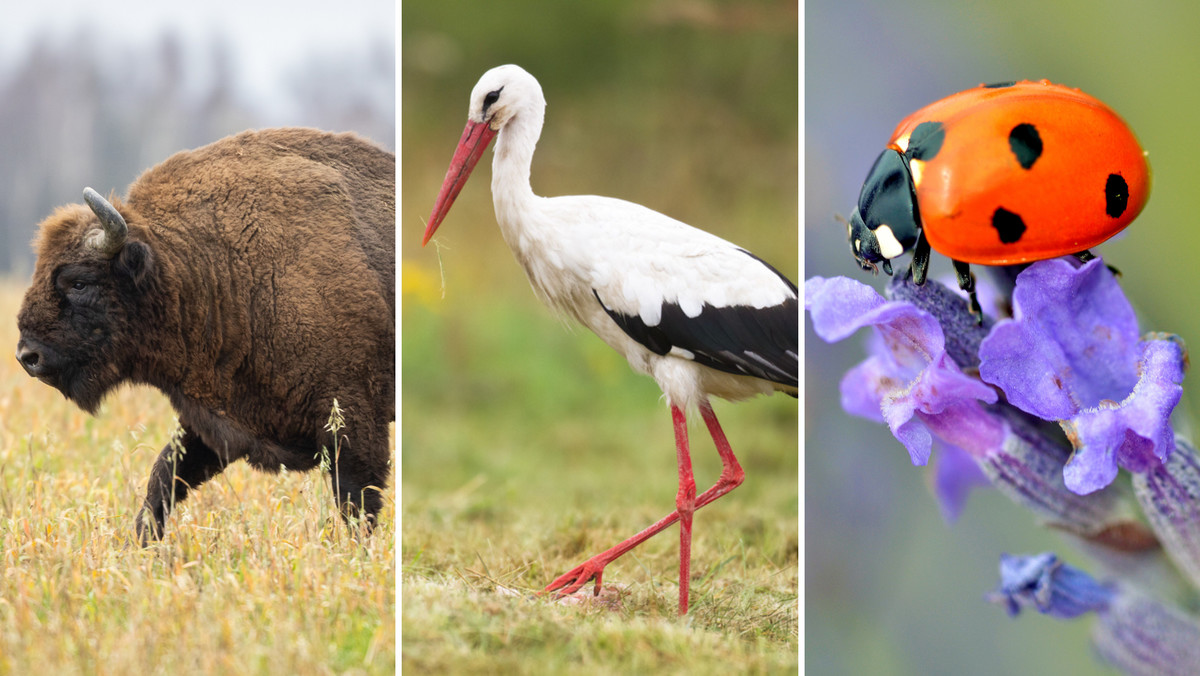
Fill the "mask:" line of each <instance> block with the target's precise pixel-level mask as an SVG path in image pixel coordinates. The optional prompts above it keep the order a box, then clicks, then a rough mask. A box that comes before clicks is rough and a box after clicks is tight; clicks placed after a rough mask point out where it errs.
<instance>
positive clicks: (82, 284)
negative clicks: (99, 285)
mask: <svg viewBox="0 0 1200 676" xmlns="http://www.w3.org/2000/svg"><path fill="white" fill-rule="evenodd" d="M87 286H88V285H87V282H83V281H79V280H76V282H75V283H74V284H72V285H71V288H72V289H75V290H76V291H83V290H84V289H86V288H87Z"/></svg>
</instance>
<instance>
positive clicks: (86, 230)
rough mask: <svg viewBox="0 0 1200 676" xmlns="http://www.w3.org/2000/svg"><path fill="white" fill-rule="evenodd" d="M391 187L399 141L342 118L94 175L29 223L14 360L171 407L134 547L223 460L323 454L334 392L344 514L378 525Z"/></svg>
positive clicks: (86, 398)
mask: <svg viewBox="0 0 1200 676" xmlns="http://www.w3.org/2000/svg"><path fill="white" fill-rule="evenodd" d="M395 193H396V176H395V159H394V156H393V155H392V153H389V152H386V151H384V150H381V149H380V148H378V147H376V146H374V145H372V144H371V143H369V142H367V141H365V140H363V139H361V138H359V137H357V136H355V135H353V134H330V133H325V132H320V131H316V130H311V129H273V130H267V131H248V132H244V133H241V134H238V135H236V136H231V137H228V138H225V139H222V140H220V141H217V142H216V143H213V144H211V145H208V146H205V147H203V148H199V149H197V150H190V151H184V152H180V153H178V154H176V155H174V156H173V157H171V158H169V159H167V160H166V161H165V162H163V163H162V164H160V165H158V166H156V167H154V168H152V169H150V170H148V171H146V172H145V173H144V174H142V176H141V177H139V178H138V179H137V180H136V181H135V182H134V183H133V185H131V186H130V188H129V195H128V197H127V198H126V199H124V200H117V199H113V200H112V202H111V203H110V202H109V201H107V200H105V199H104V198H103V197H101V196H100V195H99V194H97V193H96V192H95V191H93V190H91V189H90V188H89V189H87V190H85V191H84V199H85V201H86V202H87V206H83V205H79V204H73V205H68V206H64V207H60V208H58V209H57V210H56V211H55V212H54V213H53V214H52V215H51V216H50V217H49V218H47V219H46V220H45V221H43V222H42V223H41V225H40V226H39V233H38V235H37V238H36V240H35V241H34V248H35V250H36V253H37V265H36V267H35V269H34V274H33V282H32V284H31V286H30V288H29V290H28V291H27V292H26V294H25V299H24V303H23V304H22V307H21V312H20V315H19V316H18V319H17V324H18V327H19V328H20V331H21V338H20V342H18V343H17V359H18V360H20V362H21V365H22V366H23V367H24V368H25V370H26V371H27V372H28V373H29V375H31V376H34V377H36V378H37V379H38V380H41V381H42V382H44V383H46V384H48V385H51V386H53V387H55V388H57V389H58V390H60V391H61V392H62V393H63V395H65V396H66V397H67V398H68V399H70V400H71V401H74V402H75V403H76V404H78V405H79V406H80V407H81V408H83V409H84V410H86V411H88V412H90V413H94V412H95V410H96V407H97V406H98V405H99V404H100V401H101V399H102V398H103V397H104V395H105V393H107V392H108V391H109V390H111V389H113V388H114V387H116V386H117V385H119V384H121V383H124V382H130V383H145V384H148V385H152V386H154V387H157V388H158V389H160V390H162V391H163V392H164V393H166V395H167V396H168V397H169V398H170V401H171V405H172V406H173V407H174V408H175V410H176V412H177V413H178V415H179V423H180V425H181V426H182V439H180V440H179V442H177V443H176V444H174V445H173V444H168V445H167V446H166V447H165V448H163V450H162V453H161V454H160V455H159V457H158V460H157V462H155V464H154V468H153V469H152V470H151V472H150V481H149V484H148V486H147V487H146V499H145V503H144V504H143V506H142V508H141V511H140V512H139V514H138V517H137V521H136V528H137V533H138V536H139V538H140V539H141V540H142V542H143V543H146V542H148V541H149V540H150V539H151V538H155V539H157V538H160V537H161V536H162V532H163V523H164V520H165V518H166V516H167V512H168V510H170V509H171V506H172V505H173V504H177V503H179V502H180V501H182V500H183V499H184V498H185V497H186V496H187V494H188V491H189V490H191V489H194V488H196V487H197V486H199V485H200V484H201V483H203V482H205V481H207V480H208V479H211V478H212V477H213V476H215V475H217V474H219V473H220V472H221V471H222V470H224V469H225V467H226V466H227V465H228V464H229V463H231V462H233V461H235V460H238V459H242V458H244V459H245V460H246V461H247V462H249V463H250V464H251V465H253V466H254V467H256V468H258V469H262V470H267V471H278V470H279V469H280V468H283V467H286V468H288V469H294V470H306V469H311V468H313V467H316V466H318V464H319V463H320V462H321V457H320V456H321V449H322V447H325V448H326V449H330V451H331V452H332V449H333V448H334V438H333V436H332V434H331V433H330V432H329V431H327V430H326V429H325V426H326V424H327V422H328V420H329V418H330V411H331V410H332V409H333V405H334V400H335V399H336V400H337V402H338V404H339V406H340V408H341V410H342V412H343V414H344V417H345V427H344V428H343V429H342V430H341V431H340V433H339V436H340V440H339V446H340V457H338V458H337V459H336V466H331V467H330V468H329V471H330V478H331V481H332V482H333V484H334V487H335V491H336V495H338V499H337V501H338V503H339V506H340V508H341V510H340V511H341V513H342V515H343V517H345V518H346V520H347V522H350V521H351V519H352V517H361V520H362V521H364V522H365V523H366V525H367V527H368V528H369V527H370V525H371V524H372V523H373V522H374V520H375V518H376V514H377V512H378V511H379V508H380V505H381V502H382V500H381V496H380V494H379V489H382V488H383V487H384V486H385V485H386V482H387V478H388V465H389V458H390V454H389V451H388V423H389V421H391V420H393V419H394V418H395V404H394V401H393V400H394V392H395V370H394V369H395V367H394V357H395V316H396V296H395V276H396V244H395V229H394V222H395ZM177 447H181V450H182V453H180V452H178V451H177V450H176V449H177ZM330 454H332V453H330ZM332 460H333V459H332V458H331V461H332ZM172 486H173V487H174V490H173V495H172V490H171V487H172Z"/></svg>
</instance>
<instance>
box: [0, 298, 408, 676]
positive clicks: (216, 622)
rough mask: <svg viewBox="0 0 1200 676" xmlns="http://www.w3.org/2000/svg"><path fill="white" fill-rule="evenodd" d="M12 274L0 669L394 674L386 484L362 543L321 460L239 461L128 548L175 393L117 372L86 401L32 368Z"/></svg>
mask: <svg viewBox="0 0 1200 676" xmlns="http://www.w3.org/2000/svg"><path fill="white" fill-rule="evenodd" d="M23 285H24V283H23V282H16V281H11V280H10V281H4V282H0V353H2V354H3V356H2V357H0V676H6V675H8V674H14V675H16V674H168V673H169V674H191V673H221V674H268V673H269V674H333V673H338V674H342V673H348V674H391V673H393V672H394V671H395V668H396V644H395V627H396V625H395V617H396V595H395V542H396V526H395V517H396V511H395V497H394V496H395V493H394V489H391V488H389V490H388V491H386V492H385V501H386V504H385V507H384V510H383V512H382V514H381V516H380V522H379V526H378V528H377V529H376V531H375V533H374V535H373V536H371V537H370V538H369V539H368V540H367V541H366V542H365V544H362V545H360V544H357V543H356V542H355V541H354V540H353V539H352V538H350V537H349V534H348V532H347V530H346V529H345V527H344V526H343V525H342V523H341V519H340V518H339V517H338V515H337V513H336V510H335V508H334V505H333V500H332V491H331V489H330V487H329V485H328V482H327V481H326V479H325V478H324V475H322V474H320V473H318V472H311V473H304V474H299V473H284V474H280V475H270V474H264V473H261V472H256V471H253V470H251V469H250V468H249V467H248V466H247V465H245V464H244V463H236V464H235V465H234V466H232V467H231V468H230V469H229V470H228V471H226V472H225V473H224V474H222V475H220V476H219V477H217V478H216V479H214V480H213V481H211V482H209V483H208V484H205V485H204V486H203V487H202V488H201V489H200V490H198V491H197V492H195V493H193V494H192V495H191V496H190V497H189V498H188V500H187V502H186V503H184V504H183V505H182V506H181V507H180V508H179V509H178V510H177V511H176V512H175V513H174V514H173V515H172V517H171V518H170V520H169V521H168V524H167V534H166V538H165V539H164V540H163V541H162V542H161V543H159V544H156V545H153V546H150V547H148V548H142V547H139V546H138V545H137V544H136V542H135V540H134V534H133V528H132V526H133V518H134V514H136V511H137V507H138V505H139V501H140V500H141V497H142V494H143V491H144V487H145V482H146V479H147V477H148V474H149V471H150V466H151V464H152V463H153V461H154V459H155V457H156V456H157V455H158V452H159V450H160V449H161V448H162V447H163V445H164V444H165V443H166V442H167V440H168V439H169V438H170V435H171V433H172V430H173V429H175V425H176V423H175V420H174V417H173V413H172V411H171V408H170V406H169V405H168V404H167V401H166V399H165V398H164V397H162V396H161V395H160V394H159V393H158V392H157V391H154V390H150V389H146V388H123V389H121V390H120V391H118V392H115V393H113V394H112V395H110V396H109V398H108V399H107V400H106V402H105V404H104V405H103V406H102V408H101V409H100V411H99V412H98V414H97V415H96V417H91V416H89V415H87V414H86V413H84V412H82V411H81V410H79V409H78V408H76V407H75V406H74V405H73V404H71V403H69V402H67V401H66V400H65V399H64V398H63V397H62V396H61V395H60V394H59V393H58V392H57V391H56V390H53V389H52V388H50V387H47V386H45V385H42V384H41V383H38V382H36V381H34V380H32V379H30V378H29V377H28V376H26V375H25V373H24V371H22V369H21V368H20V366H19V365H18V364H17V362H16V360H15V359H14V358H13V357H12V355H13V353H14V352H15V349H16V342H17V330H16V320H15V317H16V313H17V309H18V307H19V304H20V299H21V295H22V293H23Z"/></svg>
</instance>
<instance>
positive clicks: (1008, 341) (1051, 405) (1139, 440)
mask: <svg viewBox="0 0 1200 676" xmlns="http://www.w3.org/2000/svg"><path fill="white" fill-rule="evenodd" d="M1013 306H1014V309H1015V316H1014V317H1013V318H1012V319H1007V320H1003V321H1001V322H999V323H998V324H997V325H996V326H995V328H994V329H993V330H992V332H991V334H990V335H988V337H987V338H986V339H985V340H984V341H983V343H982V345H981V346H980V350H979V356H980V362H981V363H980V366H979V374H980V377H981V378H982V379H983V380H984V381H985V382H989V383H992V384H994V385H996V386H997V387H999V388H1000V389H1001V390H1003V391H1004V394H1005V396H1006V398H1007V399H1008V402H1009V403H1011V404H1012V405H1014V406H1016V407H1017V408H1019V409H1021V410H1022V411H1025V412H1027V413H1031V414H1033V415H1036V416H1038V417H1039V418H1042V419H1043V420H1055V421H1059V422H1060V424H1062V425H1063V428H1064V430H1066V432H1067V435H1068V437H1069V438H1070V439H1071V441H1072V443H1073V445H1074V446H1075V449H1076V453H1075V455H1074V457H1072V458H1071V460H1070V461H1069V462H1068V463H1067V465H1066V467H1065V469H1064V476H1065V479H1066V485H1067V487H1068V488H1070V489H1071V490H1072V491H1075V492H1076V493H1079V494H1087V493H1091V492H1093V491H1096V490H1098V489H1100V488H1103V487H1105V486H1107V485H1109V484H1110V483H1112V481H1113V479H1115V478H1116V476H1117V467H1118V465H1120V466H1121V467H1125V468H1127V469H1129V470H1131V471H1135V472H1144V471H1146V470H1148V469H1150V468H1152V467H1155V466H1157V465H1158V464H1159V463H1160V462H1161V461H1164V460H1166V458H1167V456H1168V455H1169V454H1170V452H1171V449H1173V448H1174V445H1175V444H1174V433H1173V431H1172V429H1171V424H1170V420H1169V417H1170V415H1171V411H1172V410H1173V409H1174V408H1175V405H1176V404H1177V403H1179V398H1180V396H1182V394H1183V388H1182V386H1181V383H1182V382H1183V367H1184V360H1183V356H1184V355H1183V347H1182V345H1181V344H1180V342H1179V341H1178V340H1175V339H1173V338H1172V337H1163V336H1154V337H1152V338H1150V339H1148V340H1142V339H1140V338H1139V334H1138V326H1137V318H1136V317H1135V315H1134V312H1133V307H1132V306H1131V305H1130V304H1129V301H1128V300H1126V298H1125V295H1124V294H1123V293H1122V292H1121V289H1120V286H1119V285H1118V284H1117V282H1116V280H1115V279H1114V277H1113V275H1112V273H1111V272H1110V271H1109V270H1108V268H1106V267H1105V266H1104V264H1103V262H1102V261H1101V260H1100V259H1094V260H1092V261H1090V262H1088V263H1086V264H1084V265H1083V266H1081V267H1079V268H1078V269H1076V268H1075V267H1074V266H1072V265H1071V264H1070V263H1068V262H1067V261H1066V260H1064V259H1056V260H1050V261H1041V262H1038V263H1035V264H1034V265H1032V266H1030V267H1029V268H1028V269H1027V270H1025V271H1024V272H1022V273H1021V274H1020V276H1018V277H1017V286H1016V290H1015V291H1014V292H1013Z"/></svg>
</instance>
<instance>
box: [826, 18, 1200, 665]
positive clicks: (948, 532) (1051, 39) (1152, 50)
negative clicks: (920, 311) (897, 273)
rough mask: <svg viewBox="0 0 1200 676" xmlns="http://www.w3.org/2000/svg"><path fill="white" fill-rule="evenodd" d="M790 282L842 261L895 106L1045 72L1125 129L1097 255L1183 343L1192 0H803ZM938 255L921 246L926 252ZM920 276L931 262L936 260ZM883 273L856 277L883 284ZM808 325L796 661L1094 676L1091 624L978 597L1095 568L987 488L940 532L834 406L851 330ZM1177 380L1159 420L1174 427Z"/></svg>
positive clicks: (1189, 399)
mask: <svg viewBox="0 0 1200 676" xmlns="http://www.w3.org/2000/svg"><path fill="white" fill-rule="evenodd" d="M804 18H805V38H806V39H805V85H804V86H805V110H804V114H805V125H806V126H805V206H804V211H805V214H804V216H805V218H804V223H805V231H804V237H805V277H812V276H815V275H821V276H834V275H846V276H850V277H853V278H855V279H860V280H862V281H864V282H868V283H871V282H872V280H871V277H870V276H869V275H867V274H865V273H860V272H859V271H857V270H856V269H855V266H854V265H853V263H852V261H851V258H850V254H849V252H848V250H847V244H846V241H845V229H844V226H842V225H840V224H839V223H838V222H837V221H836V220H835V217H834V215H835V214H841V215H842V216H848V215H849V212H850V210H851V209H852V208H853V206H854V203H855V200H856V198H857V196H858V191H859V188H860V186H861V184H862V180H863V178H864V177H865V176H866V173H867V170H868V169H869V168H870V166H871V163H872V162H873V161H874V159H875V157H876V155H878V153H879V152H880V150H881V149H882V147H883V144H884V143H886V141H887V139H888V136H889V135H890V133H891V130H892V128H893V127H894V126H895V124H896V123H897V122H898V121H899V120H900V119H901V118H902V117H904V116H905V115H907V114H908V113H910V112H912V111H914V110H916V109H918V108H920V107H921V106H923V105H925V104H927V103H930V102H932V101H934V100H937V99H939V98H942V97H943V96H946V95H949V94H951V93H954V92H956V91H959V90H962V89H966V88H968V87H972V86H975V85H977V84H979V83H981V82H996V81H1004V80H1015V79H1040V78H1046V79H1049V80H1051V81H1054V82H1058V83H1062V84H1067V85H1070V86H1073V87H1078V88H1080V89H1082V90H1084V91H1085V92H1088V93H1090V94H1092V95H1093V96H1096V97H1098V98H1100V99H1101V100H1103V101H1105V102H1107V103H1108V104H1109V105H1110V106H1111V107H1112V108H1114V109H1115V110H1116V111H1117V112H1118V113H1120V114H1121V115H1122V116H1123V117H1124V118H1125V120H1126V121H1127V122H1128V123H1129V124H1130V126H1131V127H1132V128H1133V129H1134V131H1135V132H1136V133H1137V135H1138V137H1139V138H1140V140H1141V142H1142V145H1143V146H1144V147H1145V149H1146V150H1147V151H1148V152H1149V159H1150V164H1151V167H1152V170H1153V172H1154V185H1153V189H1152V191H1151V196H1150V202H1149V204H1148V206H1147V207H1146V209H1145V211H1144V212H1143V213H1142V215H1141V217H1140V218H1139V219H1138V220H1137V221H1136V222H1135V223H1134V224H1133V225H1132V226H1131V227H1130V228H1129V229H1128V230H1127V231H1126V232H1125V233H1124V234H1123V235H1122V236H1121V237H1119V238H1118V239H1117V240H1115V241H1111V242H1109V243H1106V244H1104V245H1103V246H1101V247H1099V248H1098V249H1097V250H1096V251H1097V252H1098V253H1099V254H1101V255H1102V256H1103V257H1104V258H1105V260H1106V261H1108V262H1109V263H1111V264H1113V265H1115V266H1117V267H1118V268H1120V270H1121V272H1122V273H1123V276H1122V278H1121V283H1122V286H1123V287H1124V289H1125V290H1126V292H1127V294H1128V296H1129V298H1130V299H1131V301H1132V302H1133V304H1134V306H1135V307H1136V308H1137V309H1138V310H1139V312H1140V315H1141V318H1142V330H1143V331H1151V330H1153V331H1169V332H1173V333H1176V334H1179V335H1181V336H1182V337H1183V338H1184V340H1185V341H1188V342H1191V343H1193V344H1195V343H1196V341H1200V314H1198V313H1196V312H1195V311H1194V310H1193V308H1192V307H1191V303H1190V302H1189V301H1190V296H1191V294H1190V292H1191V291H1192V290H1194V289H1196V288H1197V285H1198V283H1200V271H1198V270H1197V268H1196V267H1195V266H1194V265H1192V264H1191V263H1190V261H1188V260H1186V259H1184V258H1183V256H1184V255H1186V253H1185V252H1188V251H1191V250H1193V247H1194V246H1196V245H1198V244H1200V235H1198V232H1197V229H1196V227H1195V224H1194V219H1195V214H1194V212H1193V209H1194V202H1193V200H1192V198H1193V196H1194V194H1195V187H1194V184H1193V183H1192V180H1193V179H1194V178H1195V176H1196V170H1197V166H1196V165H1197V157H1198V155H1197V152H1196V149H1197V147H1200V142H1198V141H1200V138H1198V137H1200V127H1197V125H1196V124H1195V110H1196V105H1195V104H1196V103H1197V98H1198V97H1200V92H1198V90H1197V88H1196V86H1195V83H1196V81H1197V77H1198V76H1200V45H1198V43H1197V42H1196V29H1197V26H1200V5H1196V4H1195V3H1128V2H1118V1H1115V0H1098V1H1087V2H1084V1H1072V2H1055V3H1047V2H1040V1H1034V0H1009V1H1007V2H1003V3H1001V2H981V1H968V2H961V1H954V2H950V1H937V0H918V1H914V2H903V3H897V2H888V1H885V0H809V1H808V2H807V3H806V4H805V17H804ZM937 258H938V257H937V256H935V259H937ZM935 264H940V267H935V269H934V271H933V272H932V274H933V275H939V274H948V273H949V265H948V264H946V261H945V260H944V259H941V260H939V261H935ZM883 281H884V280H883V279H882V278H879V279H875V280H874V282H873V283H874V284H875V285H876V286H877V287H878V288H882V284H883ZM809 326H810V325H809V324H808V323H807V322H806V329H805V331H806V334H805V340H806V362H805V367H806V390H805V394H806V401H805V408H806V411H805V420H806V427H805V439H804V443H805V453H806V461H805V471H806V482H805V488H806V498H805V507H806V515H805V527H806V530H805V542H806V550H805V551H806V580H805V583H806V584H805V587H806V592H807V596H806V632H805V634H806V642H807V643H806V645H807V650H806V664H807V666H808V668H809V669H808V673H816V674H859V673H872V674H964V673H970V674H1014V673H1054V672H1057V673H1072V674H1076V673H1109V670H1108V669H1107V667H1105V666H1103V665H1101V664H1098V662H1097V661H1096V659H1095V658H1093V657H1092V655H1091V651H1090V647H1089V645H1088V631H1089V626H1090V624H1091V620H1083V621H1075V622H1061V621H1056V620H1051V619H1049V618H1046V617H1041V616H1036V615H1025V616H1022V617H1020V618H1019V619H1018V620H1016V621H1013V620H1010V619H1008V618H1007V617H1006V616H1005V614H1004V611H1003V609H1001V608H999V607H993V606H989V605H987V604H985V603H983V601H982V595H983V594H984V593H985V592H987V591H988V590H990V589H991V588H992V587H993V586H994V585H995V583H996V579H997V574H996V566H997V558H998V555H999V554H1000V553H1001V552H1011V553H1032V552H1038V551H1042V550H1045V549H1054V550H1056V551H1058V552H1059V553H1060V554H1063V555H1064V556H1065V557H1066V558H1067V559H1068V560H1069V561H1070V562H1072V563H1075V564H1078V565H1080V566H1081V567H1084V568H1085V569H1089V570H1093V571H1094V570H1095V568H1094V567H1093V566H1092V565H1091V564H1090V561H1089V560H1088V559H1087V558H1086V557H1084V556H1083V555H1082V554H1079V553H1078V552H1077V551H1076V550H1074V549H1073V548H1072V547H1070V546H1068V545H1067V544H1066V542H1065V540H1063V539H1061V538H1058V537H1055V536H1054V535H1053V534H1050V533H1047V532H1044V531H1043V530H1041V529H1039V528H1037V527H1036V526H1034V525H1033V524H1032V520H1031V518H1030V516H1029V515H1028V514H1027V513H1025V512H1023V511H1022V510H1020V509H1018V508H1016V507H1015V506H1013V505H1012V504H1011V503H1009V502H1008V501H1007V500H1005V499H1003V498H1001V497H999V496H997V495H995V494H994V492H988V493H986V494H978V495H975V496H973V497H972V498H971V501H970V503H969V504H968V506H967V509H966V512H965V514H964V515H963V517H962V518H961V520H960V521H959V522H958V523H956V524H954V525H952V526H947V525H946V524H945V523H944V522H943V521H942V519H941V517H940V515H939V512H938V508H937V505H936V504H935V502H934V499H933V498H932V496H931V494H930V493H929V491H928V489H927V485H926V484H927V481H928V478H929V477H928V474H929V473H928V471H927V470H926V469H924V468H914V467H912V466H911V465H910V464H909V461H908V456H907V454H906V453H905V451H904V448H903V447H902V446H901V445H900V444H899V442H897V441H896V440H895V439H893V438H892V437H891V435H890V434H888V432H887V429H886V428H885V427H883V426H881V425H875V424H872V423H869V422H866V421H863V420H859V419H854V418H850V417H849V416H847V415H846V414H844V413H843V412H841V410H840V407H839V405H838V395H837V392H838V389H837V388H838V380H839V379H840V377H841V375H842V374H843V373H844V372H845V371H846V369H847V368H849V367H850V366H851V365H853V364H854V363H857V362H858V361H860V360H861V359H862V358H863V356H864V353H863V348H862V345H863V336H861V335H860V336H856V337H854V338H851V339H849V340H846V341H844V342H843V343H841V344H837V345H832V346H831V345H826V344H824V343H823V342H821V341H820V339H818V338H816V337H815V336H814V335H813V334H812V332H811V328H808V327H809ZM1196 387H1197V385H1196V383H1195V379H1194V378H1193V379H1190V380H1189V381H1188V382H1186V383H1185V397H1184V401H1183V403H1182V404H1181V407H1180V409H1179V410H1178V411H1177V413H1176V417H1175V422H1176V428H1177V430H1178V431H1181V432H1183V433H1185V434H1189V436H1190V432H1191V431H1192V430H1193V428H1194V426H1193V425H1192V424H1191V422H1190V421H1191V420H1194V419H1196V415H1197V413H1198V412H1200V411H1198V409H1197V397H1196Z"/></svg>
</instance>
